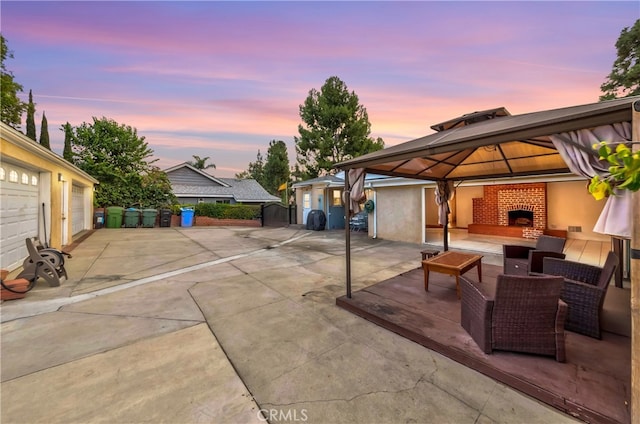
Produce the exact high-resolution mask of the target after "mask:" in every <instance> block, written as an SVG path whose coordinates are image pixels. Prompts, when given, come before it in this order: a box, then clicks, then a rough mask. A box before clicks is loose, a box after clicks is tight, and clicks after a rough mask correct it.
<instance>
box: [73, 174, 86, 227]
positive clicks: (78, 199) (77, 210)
mask: <svg viewBox="0 0 640 424" xmlns="http://www.w3.org/2000/svg"><path fill="white" fill-rule="evenodd" d="M84 212H85V210H84V187H80V186H75V185H74V186H71V234H72V235H76V234H78V233H79V232H80V231H82V230H84V229H85V228H86V227H85V226H84V215H85V213H84Z"/></svg>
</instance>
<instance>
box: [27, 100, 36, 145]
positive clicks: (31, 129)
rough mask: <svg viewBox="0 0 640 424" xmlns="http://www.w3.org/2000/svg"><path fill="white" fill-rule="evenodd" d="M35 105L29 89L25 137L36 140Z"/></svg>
mask: <svg viewBox="0 0 640 424" xmlns="http://www.w3.org/2000/svg"><path fill="white" fill-rule="evenodd" d="M35 114H36V105H35V103H33V94H32V93H31V90H29V103H27V137H29V138H30V139H31V140H33V141H37V140H36V119H35Z"/></svg>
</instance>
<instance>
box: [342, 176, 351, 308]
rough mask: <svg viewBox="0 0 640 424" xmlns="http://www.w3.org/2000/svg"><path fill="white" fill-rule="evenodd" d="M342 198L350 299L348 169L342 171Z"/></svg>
mask: <svg viewBox="0 0 640 424" xmlns="http://www.w3.org/2000/svg"><path fill="white" fill-rule="evenodd" d="M344 199H345V202H344V203H345V205H344V206H345V211H344V212H345V214H344V219H345V222H344V245H345V259H346V266H345V269H346V273H347V275H346V284H347V298H349V299H351V229H350V228H349V220H350V219H351V208H350V207H349V203H350V200H351V191H350V190H349V171H348V170H345V171H344Z"/></svg>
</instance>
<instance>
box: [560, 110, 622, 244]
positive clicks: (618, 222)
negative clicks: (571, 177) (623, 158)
mask: <svg viewBox="0 0 640 424" xmlns="http://www.w3.org/2000/svg"><path fill="white" fill-rule="evenodd" d="M550 139H551V141H552V142H553V145H554V146H555V148H556V149H557V150H558V153H560V156H561V157H562V159H563V160H564V161H565V163H566V164H567V166H568V167H569V169H570V170H571V172H573V173H574V174H576V175H582V176H584V177H587V178H589V179H591V178H592V177H593V176H594V175H599V176H601V177H606V176H609V163H608V162H606V161H601V160H599V159H598V151H597V150H595V149H593V145H594V144H597V143H600V142H601V141H606V142H607V143H614V144H618V143H627V142H629V141H631V123H629V122H620V123H617V124H612V125H603V126H600V127H596V128H592V129H590V130H588V129H585V130H578V131H570V132H566V133H561V134H554V135H552V136H550ZM612 148H615V147H612ZM593 231H595V232H597V233H601V234H608V235H611V236H615V237H621V238H631V192H630V191H629V190H620V191H618V192H616V193H615V195H614V196H609V198H608V199H607V203H606V204H605V206H604V208H603V209H602V213H601V214H600V217H599V218H598V221H597V222H596V225H595V226H594V227H593Z"/></svg>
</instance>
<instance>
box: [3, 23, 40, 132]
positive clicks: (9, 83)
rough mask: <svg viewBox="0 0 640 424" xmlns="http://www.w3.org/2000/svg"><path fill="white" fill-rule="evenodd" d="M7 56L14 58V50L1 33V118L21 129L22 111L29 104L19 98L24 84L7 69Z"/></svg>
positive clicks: (11, 125)
mask: <svg viewBox="0 0 640 424" xmlns="http://www.w3.org/2000/svg"><path fill="white" fill-rule="evenodd" d="M7 58H13V52H11V51H9V47H8V46H7V41H6V39H5V38H4V36H3V35H2V34H0V96H1V97H0V120H1V121H2V122H4V123H5V124H7V125H9V126H10V127H12V128H15V129H20V123H21V118H22V113H23V112H24V111H25V110H26V107H27V105H26V104H25V103H24V102H22V101H20V99H19V98H18V93H21V92H22V85H20V84H18V83H17V82H16V81H15V80H14V79H13V73H11V71H9V70H7V68H6V65H5V60H6V59H7ZM34 140H35V139H34Z"/></svg>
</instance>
